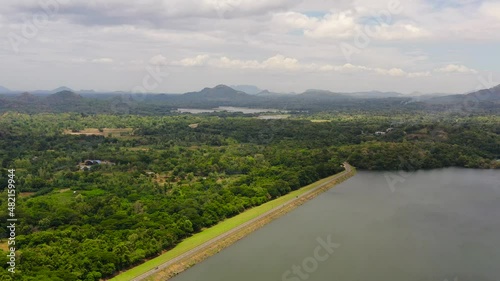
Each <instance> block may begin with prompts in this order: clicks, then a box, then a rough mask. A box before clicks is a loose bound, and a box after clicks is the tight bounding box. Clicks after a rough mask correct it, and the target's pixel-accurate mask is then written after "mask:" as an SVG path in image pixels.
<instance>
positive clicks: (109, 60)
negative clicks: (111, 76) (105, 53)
mask: <svg viewBox="0 0 500 281" xmlns="http://www.w3.org/2000/svg"><path fill="white" fill-rule="evenodd" d="M92 62H93V63H112V62H113V59H111V58H98V59H93V60H92Z"/></svg>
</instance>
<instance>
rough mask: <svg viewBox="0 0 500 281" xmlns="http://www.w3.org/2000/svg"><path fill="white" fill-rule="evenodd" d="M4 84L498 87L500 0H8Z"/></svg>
mask: <svg viewBox="0 0 500 281" xmlns="http://www.w3.org/2000/svg"><path fill="white" fill-rule="evenodd" d="M0 3H1V5H0V38H1V39H0V85H1V86H4V87H7V88H9V89H12V90H28V91H29V90H36V89H55V88H57V87H60V86H67V87H70V88H71V89H74V90H81V89H94V90H96V91H147V92H155V93H183V92H188V91H197V90H200V89H202V88H204V87H213V86H215V85H218V84H226V85H255V86H257V87H259V88H261V89H268V90H270V91H275V92H301V91H304V90H307V89H324V90H331V91H334V92H357V91H370V90H379V91H397V92H401V93H407V94H409V93H415V92H418V93H465V92H470V91H473V90H477V89H483V88H490V87H493V86H496V85H498V84H500V63H499V62H500V52H499V50H500V32H499V30H500V0H399V1H398V0H351V1H347V0H142V1H123V0H107V1H106V0H17V1H8V0H0Z"/></svg>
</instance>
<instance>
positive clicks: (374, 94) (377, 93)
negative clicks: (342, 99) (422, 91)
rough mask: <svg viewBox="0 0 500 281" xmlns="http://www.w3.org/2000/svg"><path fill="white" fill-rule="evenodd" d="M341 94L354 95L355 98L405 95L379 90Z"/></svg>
mask: <svg viewBox="0 0 500 281" xmlns="http://www.w3.org/2000/svg"><path fill="white" fill-rule="evenodd" d="M342 94H343V95H347V96H350V97H356V98H368V99H372V98H376V99H382V98H398V97H404V96H405V95H403V94H401V93H397V92H380V91H369V92H355V93H342Z"/></svg>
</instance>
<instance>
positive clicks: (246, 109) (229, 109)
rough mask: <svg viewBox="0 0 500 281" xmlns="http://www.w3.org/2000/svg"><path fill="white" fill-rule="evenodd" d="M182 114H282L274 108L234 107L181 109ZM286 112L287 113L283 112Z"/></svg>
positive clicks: (179, 110)
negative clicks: (225, 112)
mask: <svg viewBox="0 0 500 281" xmlns="http://www.w3.org/2000/svg"><path fill="white" fill-rule="evenodd" d="M177 111H178V112H180V113H192V114H199V113H211V112H222V111H227V112H242V113H244V114H255V113H266V112H280V110H278V109H273V108H250V107H234V106H219V107H217V108H213V109H197V108H179V109H177ZM282 112H286V111H282Z"/></svg>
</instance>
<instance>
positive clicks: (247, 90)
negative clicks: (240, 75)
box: [230, 85, 262, 95]
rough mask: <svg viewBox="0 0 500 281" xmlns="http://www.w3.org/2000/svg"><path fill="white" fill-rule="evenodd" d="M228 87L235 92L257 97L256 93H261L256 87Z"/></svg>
mask: <svg viewBox="0 0 500 281" xmlns="http://www.w3.org/2000/svg"><path fill="white" fill-rule="evenodd" d="M230 87H231V88H233V89H235V90H236V91H240V92H244V93H247V94H249V95H257V94H258V93H260V92H262V89H259V88H258V87H256V86H253V85H235V86H230Z"/></svg>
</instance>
